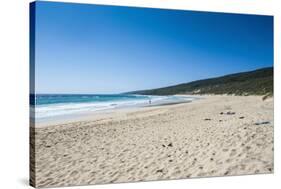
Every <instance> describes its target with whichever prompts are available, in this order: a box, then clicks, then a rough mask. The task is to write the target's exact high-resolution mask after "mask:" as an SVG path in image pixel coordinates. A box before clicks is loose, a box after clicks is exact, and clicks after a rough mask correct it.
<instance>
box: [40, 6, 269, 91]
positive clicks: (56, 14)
mask: <svg viewBox="0 0 281 189" xmlns="http://www.w3.org/2000/svg"><path fill="white" fill-rule="evenodd" d="M35 29H36V58H35V60H36V67H35V71H36V74H35V78H36V82H35V84H36V92H37V93H99V94H105V93H119V92H126V91H133V90H140V89H150V88H158V87H165V86H169V85H174V84H179V83H185V82H189V81H193V80H198V79H205V78H210V77H215V76H221V75H225V74H229V73H235V72H242V71H248V70H254V69H257V68H262V67H268V66H273V17H271V16H257V15H239V14H222V13H207V12H193V11H179V10H163V9H147V8H129V7H117V6H100V5H99V6H98V5H88V4H71V3H53V2H37V4H36V28H35Z"/></svg>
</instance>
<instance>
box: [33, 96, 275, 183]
mask: <svg viewBox="0 0 281 189" xmlns="http://www.w3.org/2000/svg"><path fill="white" fill-rule="evenodd" d="M203 97H204V98H202V99H199V100H195V101H193V102H191V103H183V104H173V105H165V106H156V107H146V108H138V109H132V110H126V111H125V110H123V111H118V112H115V113H112V114H108V113H107V114H104V115H103V114H99V115H98V116H97V115H92V116H91V115H89V116H88V117H87V119H84V120H80V121H74V122H69V123H67V124H56V125H48V124H47V125H46V124H45V125H44V126H41V127H40V126H39V127H35V128H34V127H32V128H31V136H34V134H35V137H34V138H32V139H31V165H32V166H31V167H33V168H34V169H32V170H31V172H32V173H35V175H36V180H35V178H34V177H32V178H31V182H32V183H33V185H35V186H36V187H52V186H67V185H86V184H103V183H120V182H135V181H150V180H163V179H184V178H194V177H210V176H228V175H243V174H256V173H272V172H273V171H274V166H273V151H274V148H273V98H268V99H266V100H263V99H262V96H203ZM34 155H35V159H36V160H34ZM34 165H35V166H34ZM31 175H33V174H31Z"/></svg>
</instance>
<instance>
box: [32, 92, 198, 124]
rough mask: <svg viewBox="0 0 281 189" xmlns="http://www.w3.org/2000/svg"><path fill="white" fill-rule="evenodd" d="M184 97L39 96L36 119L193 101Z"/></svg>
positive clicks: (37, 96) (119, 95)
mask: <svg viewBox="0 0 281 189" xmlns="http://www.w3.org/2000/svg"><path fill="white" fill-rule="evenodd" d="M191 100H193V98H191V97H183V96H149V95H129V94H114V95H113V94H110V95H109V94H37V95H36V97H35V109H34V112H35V118H36V119H42V118H52V117H57V116H64V115H72V114H83V113H91V112H96V111H104V110H114V109H118V108H132V107H144V106H151V105H161V104H167V103H179V102H186V101H191Z"/></svg>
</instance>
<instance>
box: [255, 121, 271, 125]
mask: <svg viewBox="0 0 281 189" xmlns="http://www.w3.org/2000/svg"><path fill="white" fill-rule="evenodd" d="M269 123H270V122H269V121H262V122H258V123H255V125H266V124H269Z"/></svg>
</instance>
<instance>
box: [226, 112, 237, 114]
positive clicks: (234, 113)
mask: <svg viewBox="0 0 281 189" xmlns="http://www.w3.org/2000/svg"><path fill="white" fill-rule="evenodd" d="M226 114H227V115H234V114H235V112H226Z"/></svg>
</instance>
